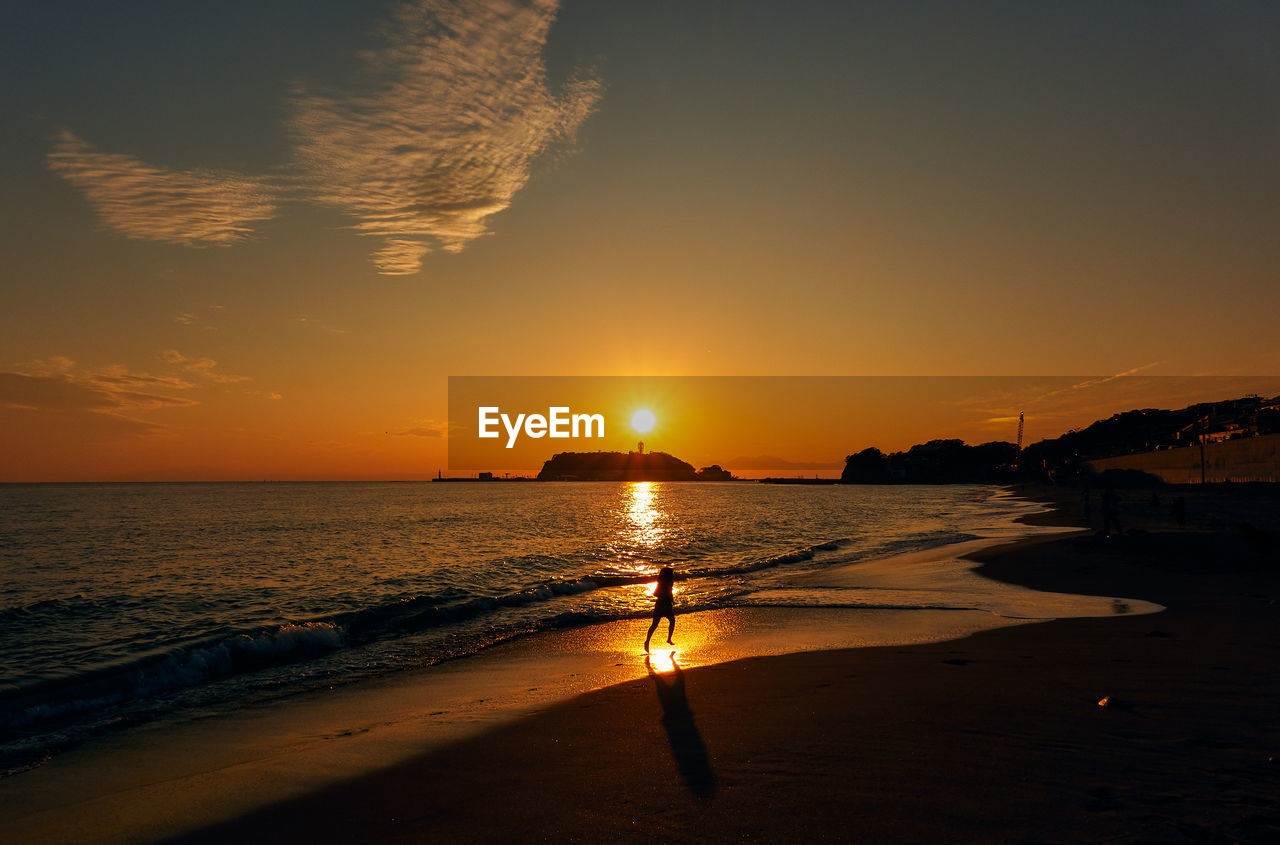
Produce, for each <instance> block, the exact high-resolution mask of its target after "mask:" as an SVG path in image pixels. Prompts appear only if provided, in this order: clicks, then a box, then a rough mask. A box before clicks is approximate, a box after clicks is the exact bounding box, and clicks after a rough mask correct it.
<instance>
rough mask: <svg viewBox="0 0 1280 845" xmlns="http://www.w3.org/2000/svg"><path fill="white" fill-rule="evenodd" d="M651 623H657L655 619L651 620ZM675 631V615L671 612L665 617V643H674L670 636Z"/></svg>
mask: <svg viewBox="0 0 1280 845" xmlns="http://www.w3.org/2000/svg"><path fill="white" fill-rule="evenodd" d="M653 624H654V625H657V624H658V620H656V619H655V620H653ZM675 632H676V615H675V614H674V613H672V614H671V615H670V616H668V617H667V645H675V643H673V642H671V636H672V635H673V634H675Z"/></svg>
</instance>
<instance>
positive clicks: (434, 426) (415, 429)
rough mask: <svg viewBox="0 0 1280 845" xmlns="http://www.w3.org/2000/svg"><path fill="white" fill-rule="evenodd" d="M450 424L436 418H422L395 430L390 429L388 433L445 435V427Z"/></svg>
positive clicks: (415, 435) (424, 435) (411, 435)
mask: <svg viewBox="0 0 1280 845" xmlns="http://www.w3.org/2000/svg"><path fill="white" fill-rule="evenodd" d="M447 427H448V426H447V425H446V424H444V423H439V422H436V421H435V420H421V421H419V422H416V423H414V424H413V425H410V426H406V427H405V428H399V429H396V430H394V431H388V432H387V434H393V435H396V436H401V437H403V436H408V437H444V432H445V429H446V428H447Z"/></svg>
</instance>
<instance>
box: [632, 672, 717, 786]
mask: <svg viewBox="0 0 1280 845" xmlns="http://www.w3.org/2000/svg"><path fill="white" fill-rule="evenodd" d="M644 665H645V668H646V669H648V670H649V677H650V678H653V688H654V689H655V690H656V691H657V693H658V703H660V704H661V705H662V727H664V728H665V729H666V731H667V741H668V742H670V743H671V756H672V757H674V758H675V760H676V768H678V769H679V770H680V776H681V777H683V778H684V782H685V785H687V786H688V787H689V791H690V792H692V793H693V794H694V795H696V796H698V797H699V798H710V797H711V796H713V795H714V794H715V791H716V773H715V772H714V771H712V769H711V758H710V757H709V756H707V746H706V743H704V742H703V741H702V734H700V733H698V725H697V723H696V722H694V720H693V711H692V710H690V709H689V699H687V698H685V694H684V672H683V670H681V669H680V665H679V664H678V663H676V657H675V654H674V653H673V654H672V655H671V667H672V669H673V670H674V671H673V672H672V673H671V680H670V681H668V680H667V679H666V678H665V677H663V676H662V675H661V674H659V673H658V672H655V671H654V669H653V664H652V663H651V662H650V660H649V658H648V657H647V656H646V657H645V659H644Z"/></svg>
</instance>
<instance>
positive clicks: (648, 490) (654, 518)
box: [623, 481, 666, 548]
mask: <svg viewBox="0 0 1280 845" xmlns="http://www.w3.org/2000/svg"><path fill="white" fill-rule="evenodd" d="M623 496H625V497H627V500H626V508H627V520H628V526H627V529H626V532H627V537H626V539H627V540H628V541H629V542H630V543H632V544H633V545H636V546H642V547H645V548H653V547H654V546H656V545H657V544H658V542H659V541H660V540H661V539H662V538H663V536H664V535H665V533H666V532H665V530H664V529H663V528H662V524H661V520H662V519H663V518H664V517H665V516H666V513H665V512H663V511H662V509H661V508H660V507H659V504H660V500H659V487H658V485H657V484H656V483H654V482H652V481H635V482H632V483H631V484H629V485H628V486H627V487H626V488H624V489H623Z"/></svg>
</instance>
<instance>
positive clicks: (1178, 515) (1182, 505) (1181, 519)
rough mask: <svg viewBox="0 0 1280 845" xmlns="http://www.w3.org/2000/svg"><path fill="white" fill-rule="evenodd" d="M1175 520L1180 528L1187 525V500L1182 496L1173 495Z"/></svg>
mask: <svg viewBox="0 0 1280 845" xmlns="http://www.w3.org/2000/svg"><path fill="white" fill-rule="evenodd" d="M1173 521H1174V522H1176V523H1178V527H1179V528H1185V527H1186V526H1187V500H1186V499H1184V498H1182V497H1181V496H1174V497H1173Z"/></svg>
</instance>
